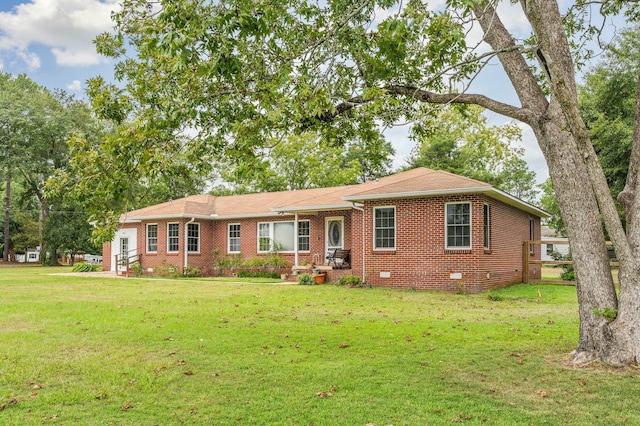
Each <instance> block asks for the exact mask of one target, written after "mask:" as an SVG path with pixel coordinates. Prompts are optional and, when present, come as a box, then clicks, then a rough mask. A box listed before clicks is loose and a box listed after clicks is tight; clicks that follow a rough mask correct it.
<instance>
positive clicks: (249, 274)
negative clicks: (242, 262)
mask: <svg viewBox="0 0 640 426" xmlns="http://www.w3.org/2000/svg"><path fill="white" fill-rule="evenodd" d="M236 277H239V278H280V274H276V273H275V272H267V271H238V273H237V274H236Z"/></svg>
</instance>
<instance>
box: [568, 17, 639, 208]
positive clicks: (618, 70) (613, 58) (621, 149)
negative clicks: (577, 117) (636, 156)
mask: <svg viewBox="0 0 640 426" xmlns="http://www.w3.org/2000/svg"><path fill="white" fill-rule="evenodd" d="M639 30H640V27H632V28H629V29H626V30H623V31H622V32H621V34H620V36H619V37H618V38H617V42H616V44H615V45H612V46H611V47H609V49H607V50H606V51H605V54H604V57H603V59H602V60H601V61H600V62H599V63H598V64H597V65H596V66H595V67H593V68H592V69H591V70H590V71H589V72H588V73H587V74H586V76H585V81H584V84H583V85H581V86H580V87H579V89H580V91H579V101H580V110H581V112H582V115H583V117H584V120H585V123H586V124H587V127H588V129H589V134H590V135H591V140H592V141H593V145H594V148H595V150H596V152H597V153H598V158H599V159H600V163H601V164H602V168H603V170H604V173H605V176H606V178H607V182H608V184H609V188H610V190H611V194H612V195H613V197H614V198H615V197H617V196H618V195H619V194H620V193H621V192H622V190H623V189H624V186H625V182H626V180H627V171H628V169H629V158H630V157H631V146H632V140H633V128H634V120H635V113H636V95H637V93H636V92H637V86H638V64H639V63H640V35H639V34H640V33H639V32H638V31H639ZM619 212H620V215H621V217H622V218H623V219H624V212H623V210H622V208H621V207H619Z"/></svg>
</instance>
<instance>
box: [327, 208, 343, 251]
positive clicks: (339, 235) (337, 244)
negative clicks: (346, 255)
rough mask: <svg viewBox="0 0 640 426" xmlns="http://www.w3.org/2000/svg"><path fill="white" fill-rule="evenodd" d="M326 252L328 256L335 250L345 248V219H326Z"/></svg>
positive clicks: (339, 217)
mask: <svg viewBox="0 0 640 426" xmlns="http://www.w3.org/2000/svg"><path fill="white" fill-rule="evenodd" d="M324 225H325V226H324V228H325V240H324V241H325V249H326V250H325V251H326V253H327V254H329V253H331V252H333V251H334V250H335V249H343V248H344V217H343V216H337V217H328V218H326V219H325V223H324Z"/></svg>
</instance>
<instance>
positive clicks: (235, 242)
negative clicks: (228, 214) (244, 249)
mask: <svg viewBox="0 0 640 426" xmlns="http://www.w3.org/2000/svg"><path fill="white" fill-rule="evenodd" d="M228 229H229V241H228V244H227V252H229V253H240V224H239V223H230V224H229V228H228Z"/></svg>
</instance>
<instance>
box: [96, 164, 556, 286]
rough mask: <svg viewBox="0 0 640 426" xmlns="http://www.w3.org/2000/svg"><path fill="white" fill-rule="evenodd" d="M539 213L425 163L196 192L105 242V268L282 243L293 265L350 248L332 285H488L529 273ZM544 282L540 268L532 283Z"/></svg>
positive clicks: (192, 259) (148, 211)
mask: <svg viewBox="0 0 640 426" xmlns="http://www.w3.org/2000/svg"><path fill="white" fill-rule="evenodd" d="M543 217H547V214H546V213H545V212H544V211H542V210H540V209H538V208H537V207H535V206H532V205H530V204H527V203H525V202H523V201H521V200H519V199H517V198H515V197H513V196H511V195H509V194H507V193H505V192H503V191H500V190H498V189H496V188H494V187H492V186H491V185H489V184H487V183H484V182H480V181H477V180H473V179H469V178H466V177H461V176H457V175H454V174H451V173H447V172H443V171H434V170H429V169H425V168H417V169H413V170H409V171H406V172H402V173H398V174H395V175H392V176H388V177H384V178H381V179H379V180H376V181H371V182H366V183H362V184H359V185H349V186H339V187H332V188H318V189H307V190H298V191H284V192H271V193H261V194H246V195H233V196H225V197H215V196H211V195H195V196H191V197H186V198H183V199H179V200H174V201H169V202H166V203H162V204H158V205H154V206H150V207H146V208H143V209H139V210H134V211H131V212H128V213H126V214H125V215H123V216H122V217H121V218H120V228H119V230H118V231H117V233H116V235H115V238H114V239H113V241H112V242H110V243H106V244H105V245H104V246H103V268H104V269H105V270H112V271H116V261H115V259H116V256H131V255H136V256H137V257H138V258H139V259H140V262H141V265H142V268H143V270H145V271H148V272H155V271H157V268H159V267H161V266H162V265H164V266H166V265H171V267H172V268H175V269H177V270H180V271H181V270H185V269H186V268H187V267H197V268H200V269H201V270H202V271H203V272H204V273H205V274H207V273H210V272H211V262H212V257H213V252H214V250H219V251H220V253H222V254H242V255H243V256H244V257H245V258H248V257H251V256H260V255H265V254H268V253H270V252H271V251H272V249H273V246H274V245H277V247H278V248H279V253H280V254H281V255H283V256H285V257H286V259H287V260H288V262H289V264H290V265H292V266H295V265H299V264H301V263H303V262H304V263H312V262H314V263H317V264H323V263H326V257H327V255H328V254H331V253H333V252H334V251H335V250H336V249H346V250H350V262H349V269H341V270H329V272H328V278H329V279H330V280H332V279H337V278H338V277H339V276H341V275H345V274H352V275H357V276H359V277H361V278H362V279H363V280H364V281H366V282H367V283H368V284H370V285H372V286H383V287H395V288H415V289H423V290H444V291H455V290H460V289H464V290H465V291H469V292H480V291H484V290H487V289H491V288H495V287H500V286H505V285H508V284H511V283H514V282H520V281H521V280H522V265H523V253H522V247H523V241H525V240H530V239H539V238H540V218H543ZM527 255H528V256H530V257H531V259H533V260H540V256H541V253H540V250H532V251H531V253H528V254H527ZM328 269H331V268H328ZM539 277H540V268H539V265H537V266H534V267H532V269H531V271H530V278H532V279H535V278H539Z"/></svg>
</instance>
